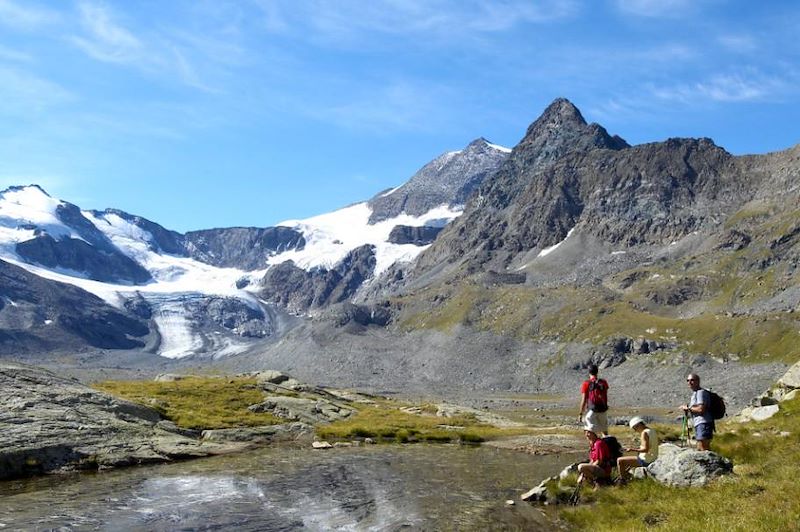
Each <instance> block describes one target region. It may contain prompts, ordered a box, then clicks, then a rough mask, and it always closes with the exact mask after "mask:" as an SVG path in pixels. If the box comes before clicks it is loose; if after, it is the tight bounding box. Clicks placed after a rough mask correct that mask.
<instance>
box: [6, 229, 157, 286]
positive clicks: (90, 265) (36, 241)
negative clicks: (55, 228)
mask: <svg viewBox="0 0 800 532" xmlns="http://www.w3.org/2000/svg"><path fill="white" fill-rule="evenodd" d="M104 248H105V249H104ZM15 250H16V252H17V254H18V255H19V256H20V257H22V258H23V259H25V261H26V262H29V263H31V264H38V265H40V266H44V267H45V268H50V269H65V270H71V271H73V272H76V273H77V274H78V275H85V276H86V278H88V279H92V280H94V281H103V282H107V283H120V282H121V283H132V284H144V283H146V282H148V281H150V280H151V279H152V277H151V276H150V273H149V272H148V271H147V270H145V269H144V268H143V267H142V266H141V265H139V263H137V262H135V261H133V260H132V259H131V258H129V257H128V256H126V255H124V254H123V253H122V252H120V251H119V250H117V249H116V248H114V247H113V246H104V247H103V248H98V247H97V246H93V245H91V244H89V243H87V242H86V241H84V240H79V239H77V238H61V239H59V240H56V239H55V238H53V237H52V236H50V235H48V234H44V233H43V234H39V235H37V236H36V237H35V238H33V239H31V240H26V241H25V242H20V243H18V244H17V245H16V248H15Z"/></svg>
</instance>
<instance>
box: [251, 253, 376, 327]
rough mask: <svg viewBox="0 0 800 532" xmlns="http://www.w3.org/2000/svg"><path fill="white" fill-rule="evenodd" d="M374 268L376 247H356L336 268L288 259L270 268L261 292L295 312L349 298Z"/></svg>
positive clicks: (270, 299) (262, 294)
mask: <svg viewBox="0 0 800 532" xmlns="http://www.w3.org/2000/svg"><path fill="white" fill-rule="evenodd" d="M374 271H375V248H374V246H371V245H365V246H361V247H359V248H356V249H354V250H353V251H351V252H350V253H348V254H347V256H346V257H345V258H344V259H342V261H341V262H339V263H338V264H337V265H336V266H335V267H334V268H332V269H330V270H328V269H325V268H315V269H312V270H311V271H305V270H303V269H301V268H298V267H297V266H295V264H294V262H292V261H287V262H284V263H281V264H278V265H276V266H273V267H271V268H270V269H269V270H267V273H266V274H265V275H264V278H263V279H262V281H261V284H262V287H263V288H262V289H261V291H260V294H261V296H262V297H263V298H264V299H266V300H267V301H270V302H272V303H276V304H278V305H281V306H283V307H285V308H288V309H289V310H291V311H294V312H306V311H308V310H309V309H315V308H320V307H323V306H327V305H332V304H335V303H342V302H344V301H347V300H349V299H350V298H351V297H352V296H353V295H354V294H355V293H356V291H357V290H358V289H359V288H360V287H361V284H362V283H363V282H364V281H365V280H367V279H369V278H370V277H372V274H373V272H374Z"/></svg>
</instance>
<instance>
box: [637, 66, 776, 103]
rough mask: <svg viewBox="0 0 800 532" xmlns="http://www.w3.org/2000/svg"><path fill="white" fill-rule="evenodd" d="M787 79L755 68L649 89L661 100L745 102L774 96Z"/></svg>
mask: <svg viewBox="0 0 800 532" xmlns="http://www.w3.org/2000/svg"><path fill="white" fill-rule="evenodd" d="M787 87H788V83H787V80H785V79H782V78H780V77H775V76H766V75H763V74H760V73H757V72H750V73H746V74H742V73H734V74H717V75H714V76H712V77H710V78H708V79H706V80H703V81H699V82H696V83H689V84H682V85H675V86H672V87H653V88H652V93H653V94H654V95H655V96H656V97H658V98H660V99H663V100H674V101H679V102H684V103H699V102H702V101H709V100H710V101H715V102H748V101H761V100H764V99H766V98H770V97H775V96H777V95H779V94H780V93H781V92H782V91H784V90H785V89H787Z"/></svg>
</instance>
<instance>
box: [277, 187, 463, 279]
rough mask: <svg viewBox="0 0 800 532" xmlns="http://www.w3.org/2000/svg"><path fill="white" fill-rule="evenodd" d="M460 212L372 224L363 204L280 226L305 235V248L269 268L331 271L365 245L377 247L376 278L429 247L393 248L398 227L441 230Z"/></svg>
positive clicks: (439, 212) (442, 211)
mask: <svg viewBox="0 0 800 532" xmlns="http://www.w3.org/2000/svg"><path fill="white" fill-rule="evenodd" d="M462 212H463V211H462V210H461V209H458V210H454V209H451V208H450V207H448V206H447V205H442V206H440V207H436V208H435V209H432V210H430V211H428V212H427V213H426V214H424V215H422V216H410V215H407V214H401V215H400V216H397V217H395V218H392V219H389V220H384V221H382V222H378V223H376V224H374V225H370V224H369V217H370V215H371V214H372V209H370V207H369V205H368V204H367V203H366V202H364V203H357V204H355V205H351V206H350V207H345V208H344V209H339V210H338V211H333V212H330V213H327V214H321V215H319V216H314V217H312V218H307V219H305V220H288V221H285V222H281V223H279V224H278V225H279V226H284V227H291V228H292V229H295V230H297V231H300V232H302V233H303V236H304V237H305V239H306V245H305V248H304V249H302V250H299V251H298V250H290V251H286V252H284V253H280V254H278V255H275V256H274V257H271V258H270V260H269V264H271V265H272V264H280V263H282V262H285V261H287V260H292V261H294V263H295V264H296V265H297V266H298V267H299V268H303V269H305V270H310V269H311V268H315V267H319V266H321V267H324V268H328V269H330V268H332V267H333V266H335V265H336V264H337V263H338V262H340V261H341V260H342V259H344V258H345V256H347V254H348V253H349V252H350V251H352V250H353V249H356V248H357V247H359V246H363V245H364V244H372V245H373V246H375V258H376V262H377V264H376V266H375V275H376V276H378V275H380V274H381V273H382V272H384V271H385V270H386V269H387V268H389V266H391V265H392V264H394V263H395V262H410V261H412V260H414V259H415V258H416V256H417V255H419V254H420V253H421V252H422V251H423V250H424V249H425V248H426V247H427V246H415V245H413V244H392V243H390V242H387V240H388V239H389V233H390V232H391V231H392V229H393V228H394V227H395V226H397V225H408V226H414V227H418V226H423V225H433V226H437V227H441V226H443V225H445V224H446V223H448V222H451V221H452V220H454V219H455V218H457V217H458V216H460V215H461V213H462Z"/></svg>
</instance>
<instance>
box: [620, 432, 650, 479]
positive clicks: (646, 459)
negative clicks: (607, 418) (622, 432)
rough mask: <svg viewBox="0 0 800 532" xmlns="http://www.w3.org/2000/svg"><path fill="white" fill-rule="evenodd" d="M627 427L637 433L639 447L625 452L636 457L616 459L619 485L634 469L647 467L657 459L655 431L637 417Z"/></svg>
mask: <svg viewBox="0 0 800 532" xmlns="http://www.w3.org/2000/svg"><path fill="white" fill-rule="evenodd" d="M628 425H630V427H631V428H632V429H633V430H635V431H636V432H638V433H639V447H628V448H626V449H625V451H626V452H634V453H638V455H636V456H621V457H619V458H617V467H618V468H619V481H620V483H625V482H626V481H627V480H628V476H627V473H628V471H630V470H631V469H633V468H634V467H647V466H648V465H650V464H652V463H653V461H654V460H655V459H656V458H658V435H657V434H656V431H655V430H653V429H651V428H650V427H648V426H647V424H646V423H645V422H644V419H642V418H640V417H639V416H634V417H633V418H631V420H630V422H629V423H628Z"/></svg>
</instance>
